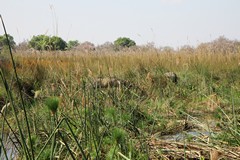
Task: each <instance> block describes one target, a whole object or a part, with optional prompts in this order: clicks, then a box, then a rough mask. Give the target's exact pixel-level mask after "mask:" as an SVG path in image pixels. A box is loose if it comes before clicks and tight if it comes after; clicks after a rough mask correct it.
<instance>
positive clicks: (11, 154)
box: [0, 135, 18, 160]
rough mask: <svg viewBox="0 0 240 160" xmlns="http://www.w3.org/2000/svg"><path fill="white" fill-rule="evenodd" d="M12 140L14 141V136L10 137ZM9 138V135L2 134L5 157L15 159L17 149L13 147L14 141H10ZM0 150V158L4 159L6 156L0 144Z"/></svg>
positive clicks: (0, 159)
mask: <svg viewBox="0 0 240 160" xmlns="http://www.w3.org/2000/svg"><path fill="white" fill-rule="evenodd" d="M12 140H13V141H14V138H13V137H12ZM12 140H11V138H10V137H9V135H4V136H3V143H4V148H5V150H6V152H7V157H8V159H11V160H16V159H17V155H18V152H17V149H16V148H15V146H14V144H13V143H15V142H12ZM0 149H1V152H0V160H6V156H5V154H4V152H3V147H2V146H1V148H0Z"/></svg>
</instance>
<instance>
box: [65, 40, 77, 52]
mask: <svg viewBox="0 0 240 160" xmlns="http://www.w3.org/2000/svg"><path fill="white" fill-rule="evenodd" d="M78 45H79V42H78V40H75V41H73V40H70V41H68V44H67V48H68V49H69V50H70V49H73V48H75V47H77V46H78Z"/></svg>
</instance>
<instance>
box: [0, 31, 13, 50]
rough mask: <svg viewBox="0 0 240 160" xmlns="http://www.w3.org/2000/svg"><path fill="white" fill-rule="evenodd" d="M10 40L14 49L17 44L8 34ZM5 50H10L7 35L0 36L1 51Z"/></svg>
mask: <svg viewBox="0 0 240 160" xmlns="http://www.w3.org/2000/svg"><path fill="white" fill-rule="evenodd" d="M8 40H9V42H10V46H11V48H14V47H15V45H16V43H15V42H14V38H13V36H11V35H9V34H8ZM4 48H8V42H7V36H6V35H5V34H4V35H2V36H0V51H1V50H2V49H4Z"/></svg>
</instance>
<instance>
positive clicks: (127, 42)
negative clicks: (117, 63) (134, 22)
mask: <svg viewBox="0 0 240 160" xmlns="http://www.w3.org/2000/svg"><path fill="white" fill-rule="evenodd" d="M114 45H115V46H116V47H132V46H135V45H136V43H135V42H134V41H133V40H131V39H130V38H126V37H120V38H118V39H117V40H115V41H114Z"/></svg>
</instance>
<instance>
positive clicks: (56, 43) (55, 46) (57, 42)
mask: <svg viewBox="0 0 240 160" xmlns="http://www.w3.org/2000/svg"><path fill="white" fill-rule="evenodd" d="M48 46H49V47H50V48H49V49H50V50H54V51H55V50H61V51H63V50H65V49H66V47H67V43H66V42H65V41H64V40H63V39H62V38H60V37H57V36H53V37H51V38H50V42H49V45H48Z"/></svg>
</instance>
